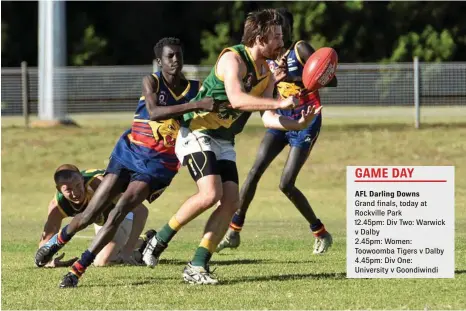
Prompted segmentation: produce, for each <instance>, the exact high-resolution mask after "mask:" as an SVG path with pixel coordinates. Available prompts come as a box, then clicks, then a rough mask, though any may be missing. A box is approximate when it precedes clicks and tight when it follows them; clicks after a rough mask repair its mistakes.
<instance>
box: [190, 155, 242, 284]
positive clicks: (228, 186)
mask: <svg viewBox="0 0 466 311" xmlns="http://www.w3.org/2000/svg"><path fill="white" fill-rule="evenodd" d="M233 152H234V151H233ZM218 163H219V169H220V174H221V178H222V187H223V196H222V198H221V199H220V204H219V205H218V206H217V208H216V209H215V210H214V211H213V212H212V214H211V215H210V217H209V219H208V221H207V223H206V225H205V228H204V234H203V237H202V240H201V243H200V244H199V246H198V248H197V249H196V252H195V253H194V256H193V259H192V260H191V262H190V263H188V265H187V266H186V267H185V269H184V271H183V279H184V280H185V281H186V282H188V283H192V284H217V283H218V281H217V279H216V277H215V276H214V275H213V274H212V273H211V272H210V269H209V261H210V259H211V257H212V254H213V252H214V251H215V248H216V246H217V245H218V243H219V242H220V240H221V238H222V237H223V236H224V235H225V232H226V231H227V229H228V224H229V222H230V219H231V217H232V215H233V213H234V212H235V211H236V210H237V209H238V207H239V189H238V170H237V168H236V163H235V161H230V160H220V161H218Z"/></svg>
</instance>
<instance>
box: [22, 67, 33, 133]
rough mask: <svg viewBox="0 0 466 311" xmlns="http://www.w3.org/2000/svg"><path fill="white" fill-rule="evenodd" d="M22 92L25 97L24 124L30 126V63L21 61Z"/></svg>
mask: <svg viewBox="0 0 466 311" xmlns="http://www.w3.org/2000/svg"><path fill="white" fill-rule="evenodd" d="M21 94H22V99H23V116H24V125H25V126H26V127H29V112H30V111H31V109H30V107H29V74H28V63H27V62H21Z"/></svg>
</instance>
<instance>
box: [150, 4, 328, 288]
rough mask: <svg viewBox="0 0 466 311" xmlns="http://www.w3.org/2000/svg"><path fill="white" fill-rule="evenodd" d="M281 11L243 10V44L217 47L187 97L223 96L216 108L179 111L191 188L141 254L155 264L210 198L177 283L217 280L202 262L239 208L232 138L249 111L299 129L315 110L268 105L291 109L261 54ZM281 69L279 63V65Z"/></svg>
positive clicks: (270, 49) (278, 40) (272, 40)
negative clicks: (276, 94)
mask: <svg viewBox="0 0 466 311" xmlns="http://www.w3.org/2000/svg"><path fill="white" fill-rule="evenodd" d="M282 23H283V19H282V17H281V16H280V15H279V14H278V13H277V12H276V11H275V10H273V9H267V10H262V11H258V12H253V13H250V14H249V15H248V17H247V19H246V22H245V24H244V35H243V39H242V42H243V44H239V45H235V46H232V47H228V48H226V49H224V50H223V51H222V52H221V53H220V55H219V57H218V60H217V63H216V65H215V66H214V67H213V68H212V70H211V72H210V74H209V75H208V76H207V78H206V79H205V80H204V82H203V85H202V87H201V89H200V90H199V94H198V95H197V96H196V98H195V99H194V100H201V99H202V98H205V97H206V96H212V97H213V98H214V99H215V100H217V101H226V102H227V104H226V105H224V106H221V107H220V111H219V112H201V113H199V112H192V113H188V114H185V116H184V122H183V123H182V127H181V129H180V132H179V134H178V139H177V142H176V149H175V150H176V154H177V156H178V158H179V160H180V162H181V163H182V164H183V165H185V166H187V167H188V170H189V172H190V174H191V177H192V178H193V180H194V181H195V182H196V184H197V187H198V192H197V193H196V194H194V195H193V196H191V197H190V198H189V199H188V200H187V201H186V202H185V203H184V204H183V205H182V206H181V208H180V209H179V210H178V211H177V212H176V214H175V215H174V216H173V217H172V218H171V219H170V221H169V222H168V223H167V224H165V225H164V226H163V227H162V229H161V230H160V231H159V232H157V234H156V236H155V237H154V238H153V239H152V240H150V241H149V242H148V246H147V248H146V251H145V253H144V256H143V259H144V261H145V262H146V263H147V264H149V265H153V266H155V265H156V264H157V262H158V260H159V257H160V255H161V253H162V252H163V251H164V250H165V249H166V248H167V246H168V243H169V242H170V241H171V240H172V238H173V237H174V236H175V234H176V233H177V232H178V231H179V230H180V229H181V228H182V227H183V226H185V225H186V224H188V223H189V222H190V221H191V220H193V219H194V218H196V217H197V216H199V215H200V214H202V213H203V212H205V211H206V210H207V209H209V208H211V207H212V206H213V205H215V204H217V203H218V205H217V207H216V208H215V210H214V211H213V212H212V214H211V215H210V217H209V219H208V221H207V223H206V225H205V228H204V232H203V236H202V240H201V242H200V244H199V246H198V248H197V249H196V251H195V253H194V256H193V257H192V260H191V261H190V262H189V263H188V264H187V265H186V267H185V269H184V271H183V279H184V281H185V282H188V283H192V284H217V283H218V280H217V279H216V277H215V276H214V275H213V274H212V273H211V271H210V269H209V261H210V259H211V256H212V253H213V252H214V251H215V248H216V246H217V244H218V243H219V242H220V240H221V238H222V237H223V236H224V234H225V232H226V231H227V229H228V224H229V222H230V220H231V217H232V215H233V213H234V212H235V211H236V210H237V209H238V208H239V189H238V171H237V167H236V152H235V148H234V141H235V136H236V135H237V134H239V133H241V131H242V130H243V127H244V126H245V124H246V122H247V120H248V118H249V117H250V115H251V112H253V111H263V113H262V120H263V122H264V125H265V126H266V127H269V128H274V129H280V130H285V129H288V130H300V129H303V128H306V127H307V126H308V125H309V123H310V122H312V120H313V119H314V118H315V116H316V115H317V114H318V113H319V111H320V108H317V109H316V107H309V109H307V110H303V111H302V113H301V114H300V118H297V119H290V118H288V117H286V116H280V115H278V114H277V113H276V112H274V111H275V110H276V109H291V108H294V107H296V105H297V104H298V100H297V99H296V98H294V97H293V96H289V97H288V98H285V99H281V100H276V99H273V90H274V87H275V84H276V83H277V82H278V81H279V80H280V79H281V78H284V77H285V76H286V70H283V72H281V73H280V72H278V73H277V74H276V75H272V74H271V72H270V70H269V66H268V65H267V62H266V59H275V58H276V57H277V56H278V55H279V53H280V52H281V50H282V48H283V34H282ZM281 70H282V68H280V69H279V71H281Z"/></svg>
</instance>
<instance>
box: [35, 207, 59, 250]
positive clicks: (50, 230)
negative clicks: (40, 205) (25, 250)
mask: <svg viewBox="0 0 466 311" xmlns="http://www.w3.org/2000/svg"><path fill="white" fill-rule="evenodd" d="M63 218H65V216H64V215H63V214H62V212H61V211H60V208H59V207H58V204H57V200H55V199H52V200H51V201H50V203H49V207H48V216H47V221H46V222H45V225H44V229H43V231H42V234H41V236H40V241H39V247H41V246H42V245H44V244H45V243H47V241H48V240H50V239H51V238H52V237H53V236H54V235H55V234H56V233H57V232H58V230H60V226H61V222H62V220H63Z"/></svg>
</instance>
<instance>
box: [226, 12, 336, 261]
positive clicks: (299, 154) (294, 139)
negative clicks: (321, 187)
mask: <svg viewBox="0 0 466 311" xmlns="http://www.w3.org/2000/svg"><path fill="white" fill-rule="evenodd" d="M277 11H278V12H280V14H281V15H282V16H283V17H284V20H285V23H284V27H283V34H284V35H283V36H284V41H285V46H288V47H289V48H288V49H287V50H286V51H285V52H284V54H283V55H284V56H285V57H286V61H287V64H288V75H287V77H286V78H285V79H284V80H283V81H282V82H280V83H278V85H277V91H278V95H279V96H280V98H282V99H285V98H288V97H290V96H297V95H298V94H299V93H301V94H303V93H304V94H305V93H306V91H305V88H304V85H303V83H302V73H303V68H304V65H305V64H306V61H307V60H308V58H309V57H310V56H311V54H312V53H314V49H313V48H312V47H311V46H310V45H309V44H308V43H306V42H304V41H302V40H301V41H297V42H292V41H291V40H292V36H291V34H292V30H293V15H292V14H291V13H290V12H289V11H288V10H286V9H283V8H281V9H278V10H277ZM282 57H283V56H282ZM268 62H269V65H270V66H271V69H272V70H274V69H275V68H277V66H278V65H277V62H276V61H272V60H269V61H268ZM336 83H337V81H336V78H334V80H333V81H331V82H330V83H329V85H328V86H336ZM312 105H318V106H320V97H319V93H318V91H316V92H314V93H310V94H306V95H302V96H301V101H300V105H299V106H298V107H297V108H296V109H293V110H277V113H278V114H280V115H283V116H288V117H290V118H293V119H298V118H299V117H300V115H301V111H302V110H306V109H307V107H308V106H312ZM321 124H322V114H319V115H318V116H317V117H316V118H315V119H314V121H313V122H312V123H311V124H310V125H309V126H308V127H307V128H305V129H303V130H300V131H286V132H285V131H277V130H275V129H269V130H267V131H266V133H265V136H264V138H263V139H262V142H261V144H260V146H259V150H258V152H257V158H256V161H255V162H254V165H253V167H252V168H251V170H250V172H249V174H248V176H247V178H246V180H245V182H244V184H243V186H242V187H241V192H240V208H239V209H238V210H237V211H236V213H235V214H234V215H233V218H232V220H231V223H230V228H229V229H228V231H227V234H226V235H225V237H224V238H223V240H222V241H221V242H220V244H219V246H218V247H217V251H221V250H222V249H224V248H237V247H238V246H239V244H240V231H241V229H242V227H243V225H244V222H245V218H246V212H247V210H248V207H249V205H250V203H251V201H252V199H253V198H254V194H255V192H256V188H257V184H258V183H259V180H260V178H261V176H262V174H263V173H264V172H265V170H266V169H267V167H268V166H269V165H270V163H271V162H272V161H273V160H274V159H275V158H276V157H277V155H278V154H279V153H280V152H281V151H282V150H283V148H284V147H285V146H286V145H290V151H289V153H288V158H287V160H286V163H285V167H284V169H283V173H282V176H281V179H280V185H279V187H280V190H281V191H282V192H283V193H284V194H285V195H286V196H287V197H288V199H289V200H290V201H291V202H292V203H293V204H294V205H295V206H296V208H297V209H298V210H299V212H300V213H301V214H302V215H303V216H304V218H306V220H307V221H308V222H309V225H310V229H311V231H312V233H313V235H314V237H315V242H314V251H313V253H314V254H321V253H324V252H326V251H327V249H328V248H329V247H330V246H331V245H332V236H331V235H330V233H328V232H327V230H326V229H325V226H324V225H323V223H322V222H321V221H320V219H318V218H317V216H316V215H315V213H314V211H313V210H312V208H311V205H310V204H309V202H308V200H307V199H306V197H305V196H304V195H303V193H302V192H301V191H300V190H299V189H298V188H297V187H296V185H295V181H296V178H297V176H298V174H299V172H300V170H301V168H302V167H303V165H304V163H305V162H306V160H307V159H308V157H309V154H310V153H311V150H312V147H313V146H314V145H315V143H316V141H317V138H318V137H319V132H320V127H321Z"/></svg>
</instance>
